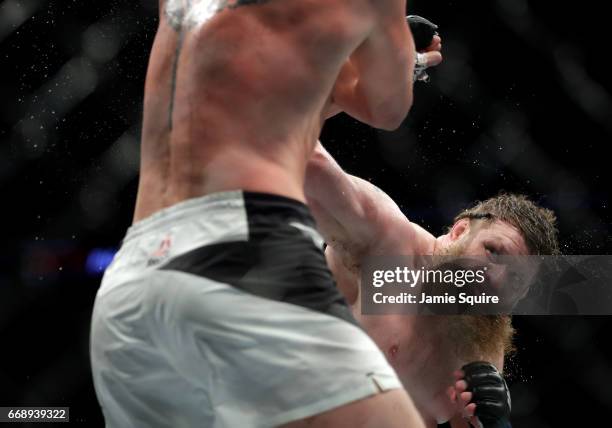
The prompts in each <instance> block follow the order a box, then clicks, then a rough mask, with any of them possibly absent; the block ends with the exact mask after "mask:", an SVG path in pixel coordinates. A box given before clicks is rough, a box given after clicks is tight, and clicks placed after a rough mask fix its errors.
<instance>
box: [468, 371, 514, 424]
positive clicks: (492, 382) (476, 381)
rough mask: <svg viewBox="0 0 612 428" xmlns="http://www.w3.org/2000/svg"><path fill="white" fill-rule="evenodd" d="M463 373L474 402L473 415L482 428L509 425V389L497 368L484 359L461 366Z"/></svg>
mask: <svg viewBox="0 0 612 428" xmlns="http://www.w3.org/2000/svg"><path fill="white" fill-rule="evenodd" d="M461 369H462V370H463V372H464V373H465V377H464V380H465V381H466V383H467V391H469V392H471V393H472V401H471V403H474V404H476V413H475V415H474V416H476V417H478V420H479V421H480V423H481V424H482V426H483V427H484V428H501V427H509V426H510V422H509V417H510V408H511V402H510V390H509V389H508V385H507V384H506V381H505V380H504V377H503V376H502V374H501V373H500V372H499V371H498V370H497V368H496V367H495V366H494V365H493V364H491V363H487V362H485V361H475V362H473V363H469V364H466V365H465V366H463V367H462V368H461Z"/></svg>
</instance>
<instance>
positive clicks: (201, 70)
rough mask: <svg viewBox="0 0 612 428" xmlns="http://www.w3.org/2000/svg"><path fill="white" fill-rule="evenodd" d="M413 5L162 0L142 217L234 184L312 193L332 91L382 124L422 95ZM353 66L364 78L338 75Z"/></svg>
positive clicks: (151, 77)
mask: <svg viewBox="0 0 612 428" xmlns="http://www.w3.org/2000/svg"><path fill="white" fill-rule="evenodd" d="M405 7H406V5H405V0H404V1H401V0H376V1H375V0H357V1H353V2H350V7H349V5H347V3H346V2H345V1H341V0H291V1H283V0H267V1H266V0H259V1H255V0H249V1H245V0H242V1H236V0H234V1H224V0H216V1H215V0H167V1H164V0H162V1H161V3H160V17H159V28H158V32H157V35H156V38H155V41H154V45H153V50H152V52H151V57H150V61H149V67H148V72H147V80H146V86H145V101H144V119H143V132H142V135H143V137H142V155H141V173H140V183H139V189H138V197H137V203H136V210H135V215H134V219H135V221H138V220H140V219H143V218H144V217H147V216H149V215H151V214H152V213H154V212H156V211H158V210H160V209H162V208H164V207H167V206H170V205H172V204H175V203H177V202H179V201H182V200H185V199H188V198H193V197H197V196H201V195H204V194H207V193H211V192H217V191H224V190H236V189H244V190H250V191H259V192H268V193H273V194H278V195H283V196H287V197H291V198H294V199H297V200H301V201H304V200H305V198H304V193H303V184H304V173H305V169H306V163H307V161H308V159H309V157H310V154H311V152H312V150H313V148H314V142H315V141H316V139H317V137H318V135H319V132H320V130H321V126H322V123H323V121H324V119H325V116H326V106H328V105H329V103H330V100H331V98H332V97H331V95H333V99H334V103H335V104H338V105H340V106H341V108H342V109H343V110H345V111H347V112H348V113H350V114H352V115H353V116H354V117H356V118H357V119H359V120H362V121H364V122H366V123H369V124H371V125H372V126H376V127H380V128H387V129H393V128H395V127H397V126H399V124H400V122H401V120H402V119H403V118H404V117H405V116H406V114H407V112H408V110H409V108H410V106H411V104H412V70H413V67H414V43H413V41H412V36H411V34H410V30H409V28H408V26H407V25H406V22H405V18H404V15H405ZM349 57H350V61H348V60H347V59H348V58H349ZM343 66H345V68H347V69H349V68H350V69H351V70H353V69H356V70H357V71H358V75H359V76H360V78H359V79H358V80H355V79H352V78H351V79H350V80H346V79H342V78H341V79H339V80H338V82H337V81H336V78H337V77H338V75H339V74H340V72H341V70H342V69H343ZM342 75H343V76H344V75H348V76H352V74H351V73H346V72H344V73H342ZM347 79H348V78H347Z"/></svg>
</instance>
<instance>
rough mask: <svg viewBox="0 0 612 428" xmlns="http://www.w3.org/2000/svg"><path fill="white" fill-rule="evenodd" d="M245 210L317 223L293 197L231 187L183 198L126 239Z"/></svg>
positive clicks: (137, 225)
mask: <svg viewBox="0 0 612 428" xmlns="http://www.w3.org/2000/svg"><path fill="white" fill-rule="evenodd" d="M236 210H244V211H246V213H247V214H248V216H249V217H257V218H259V219H265V218H266V216H268V215H271V214H274V215H275V216H279V215H281V216H285V217H287V218H291V219H293V220H296V221H299V222H300V223H302V224H304V225H305V226H309V227H313V228H314V227H316V225H315V221H314V218H313V217H312V215H311V213H310V210H309V209H308V207H307V206H306V205H305V204H304V203H302V202H300V201H298V200H296V199H292V198H288V197H285V196H281V195H275V194H270V193H262V192H247V191H243V190H232V191H226V192H216V193H210V194H208V195H204V196H199V197H196V198H192V199H187V200H185V201H181V202H179V203H176V204H174V205H172V206H169V207H166V208H163V209H162V210H160V211H157V212H156V213H154V214H152V215H150V216H149V217H146V218H144V219H142V220H140V221H138V222H136V223H134V224H132V226H130V227H129V228H128V230H127V233H126V236H125V238H124V240H123V242H124V243H125V242H127V241H129V240H131V239H134V238H136V237H138V236H140V235H142V234H145V233H147V232H149V231H153V230H157V229H162V228H165V227H166V226H170V225H172V224H176V223H177V222H180V221H182V220H185V219H189V218H193V217H194V216H196V215H202V216H211V217H214V216H217V217H222V216H223V214H224V213H230V212H235V211H236Z"/></svg>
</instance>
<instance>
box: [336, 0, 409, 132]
mask: <svg viewBox="0 0 612 428" xmlns="http://www.w3.org/2000/svg"><path fill="white" fill-rule="evenodd" d="M372 3H373V6H372V7H373V8H374V12H373V13H374V18H373V19H374V26H373V29H372V30H371V31H370V33H369V35H368V37H367V38H366V39H365V41H364V42H363V43H362V44H361V45H360V46H359V47H358V48H357V49H356V50H355V51H354V52H353V54H352V55H351V58H350V62H348V63H347V64H346V65H345V67H344V68H343V69H342V71H341V73H340V76H339V79H338V83H337V84H336V87H335V88H334V92H333V94H332V97H333V99H334V102H335V103H336V104H338V105H339V106H340V107H341V108H342V110H344V111H345V112H346V113H348V114H349V115H351V116H353V117H355V118H356V119H358V120H360V121H362V122H365V123H367V124H369V125H371V126H373V127H376V128H381V129H390V130H391V129H395V128H397V127H398V126H399V125H400V124H401V122H402V120H403V119H404V118H405V117H406V115H407V114H408V110H409V109H410V107H411V106H412V74H413V69H414V61H415V48H414V41H413V40H412V35H411V33H410V29H409V27H408V25H407V24H406V18H405V10H406V1H405V0H403V1H400V0H385V1H381V0H376V1H373V2H372Z"/></svg>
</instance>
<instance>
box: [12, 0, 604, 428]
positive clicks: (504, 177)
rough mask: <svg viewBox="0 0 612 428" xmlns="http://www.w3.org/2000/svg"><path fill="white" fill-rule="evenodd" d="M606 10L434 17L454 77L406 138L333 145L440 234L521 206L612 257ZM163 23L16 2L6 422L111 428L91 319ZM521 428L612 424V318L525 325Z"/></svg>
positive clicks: (345, 129) (517, 386) (95, 6)
mask: <svg viewBox="0 0 612 428" xmlns="http://www.w3.org/2000/svg"><path fill="white" fill-rule="evenodd" d="M604 5H605V2H597V1H594V0H585V1H582V2H567V1H560V2H554V3H552V2H545V1H540V2H528V1H525V0H492V1H489V2H467V1H448V0H447V1H438V2H432V1H423V0H421V1H415V2H410V5H409V12H410V13H417V14H420V15H424V16H426V17H428V18H430V19H431V20H433V21H434V22H436V23H437V24H438V25H439V26H440V32H441V34H442V36H443V51H444V55H445V62H444V63H443V65H442V66H440V67H439V68H438V69H436V70H434V71H432V72H431V73H430V74H431V76H432V82H431V83H429V84H419V85H417V88H416V89H415V104H414V107H413V109H412V112H411V114H410V116H409V118H408V119H407V120H406V121H405V124H404V125H403V126H402V127H401V129H400V130H398V131H397V132H392V133H389V132H378V131H374V130H372V129H370V128H368V127H366V126H364V125H361V124H359V123H357V122H356V121H354V120H352V119H350V118H347V117H342V116H340V117H337V118H335V119H333V120H332V121H331V122H330V123H328V124H327V125H326V127H325V129H324V131H323V135H322V141H323V143H324V144H325V145H326V147H327V148H328V149H329V151H330V152H331V153H332V154H333V155H335V156H336V157H337V159H338V161H339V163H340V164H341V165H342V166H343V167H344V168H346V170H348V171H349V172H351V173H354V174H357V175H359V176H362V177H364V178H366V179H369V180H372V181H373V182H374V183H376V184H377V185H378V186H379V187H381V188H382V189H383V190H385V191H386V192H388V193H389V194H390V195H391V196H392V197H393V198H394V199H395V200H396V201H397V202H398V204H399V205H400V206H401V208H402V209H403V210H404V212H405V213H406V215H408V216H409V218H411V219H412V220H413V221H415V222H417V223H419V224H421V225H423V226H424V227H426V228H427V229H429V230H430V231H431V232H433V233H434V234H440V233H442V232H443V231H444V228H445V226H447V225H448V224H449V222H450V221H451V220H452V217H453V216H454V215H455V214H456V213H457V212H458V211H459V210H460V209H461V208H464V207H466V206H467V205H468V204H470V203H471V202H473V201H475V200H477V199H483V198H487V197H489V196H492V195H494V194H496V193H497V192H499V191H500V190H506V191H514V192H522V193H526V194H528V195H530V196H531V197H532V198H533V199H535V200H536V201H538V202H540V203H541V204H542V205H544V206H546V207H549V208H552V209H554V210H555V211H556V213H557V215H558V217H559V227H560V231H561V240H562V250H563V252H565V253H567V254H610V253H611V250H612V241H611V238H610V224H611V210H610V206H609V204H610V202H611V201H610V199H611V198H610V191H609V183H610V178H611V176H612V171H611V170H612V168H611V167H610V161H609V156H608V152H609V151H608V145H609V140H610V136H611V134H612V95H611V94H612V88H611V83H610V80H609V79H610V78H609V76H610V72H611V71H612V70H611V67H610V66H609V64H608V61H607V58H606V56H607V52H608V51H609V46H608V45H607V40H608V38H609V37H608V34H607V27H608V26H609V15H608V14H607V13H605V10H604V9H603V8H604ZM156 22H157V6H156V4H155V3H154V2H150V1H148V0H146V1H145V0H142V1H140V2H139V1H132V2H128V1H108V2H103V1H87V0H82V1H76V0H73V1H69V0H65V1H49V0H5V1H2V2H0V94H1V98H0V142H1V143H0V194H1V196H2V199H1V201H2V202H0V203H1V204H2V208H1V210H0V212H1V215H2V225H3V230H2V232H1V234H2V238H3V239H2V241H3V242H2V244H3V245H1V246H0V352H1V355H2V356H1V357H0V406H18V405H21V406H26V405H30V406H35V405H50V406H51V405H52V406H70V407H71V419H72V421H75V422H81V423H83V424H85V425H87V426H101V425H102V424H103V421H102V417H101V413H100V411H99V409H98V405H97V402H96V399H95V395H94V391H93V385H92V382H91V379H90V372H89V370H90V369H89V360H88V334H89V317H90V312H91V307H92V302H93V299H94V296H95V292H96V290H97V287H98V285H99V281H100V276H101V272H100V270H101V269H100V268H101V267H102V266H104V264H105V263H104V261H105V260H106V259H107V258H108V255H109V254H110V253H112V251H113V250H114V249H115V248H116V247H117V246H118V245H119V242H120V240H121V238H122V236H123V233H124V231H125V229H126V227H127V226H128V225H129V223H130V219H131V212H132V209H133V205H134V200H135V193H136V186H137V173H138V150H139V149H138V145H139V128H140V120H141V114H142V112H141V104H142V92H143V83H144V77H145V71H146V65H147V57H148V53H149V50H150V46H151V43H152V40H153V37H154V33H155V28H156ZM515 325H516V327H517V329H518V335H517V349H518V352H517V354H516V355H515V356H514V357H512V358H511V359H510V362H509V365H508V368H507V370H508V373H509V374H510V382H511V388H512V392H513V404H514V408H513V423H514V426H516V427H557V426H584V425H585V424H586V420H587V419H588V418H589V417H595V418H596V420H598V421H600V423H601V424H602V425H606V426H607V425H610V424H611V423H610V422H609V421H607V417H608V413H609V412H610V411H611V410H612V363H611V360H610V358H611V355H612V353H611V351H610V347H609V346H608V344H607V341H608V340H609V337H610V334H609V332H610V329H611V327H612V319H611V318H607V317H578V316H575V317H515Z"/></svg>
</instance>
